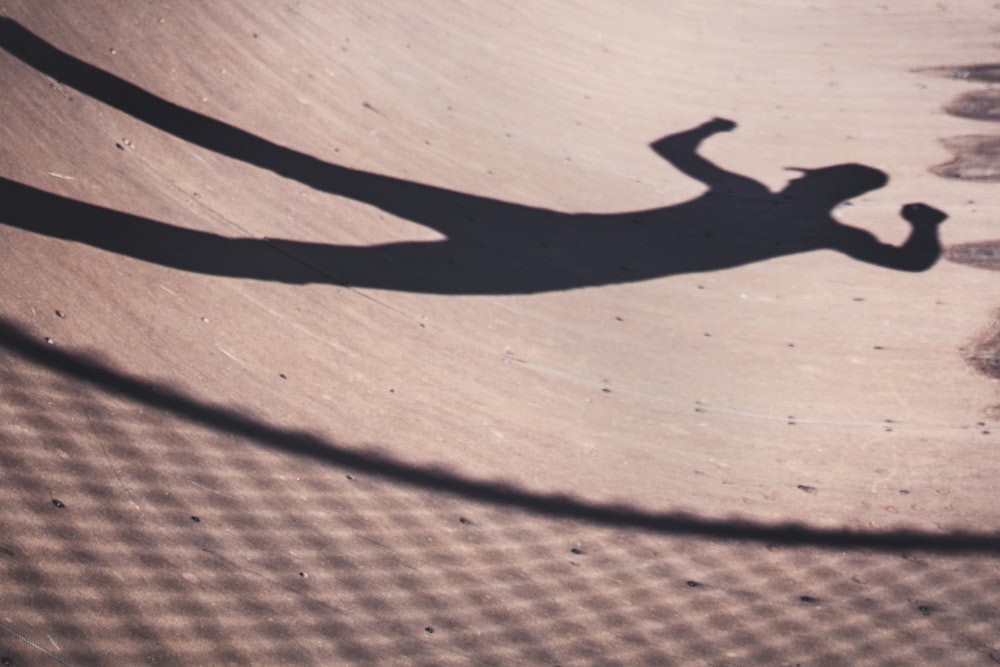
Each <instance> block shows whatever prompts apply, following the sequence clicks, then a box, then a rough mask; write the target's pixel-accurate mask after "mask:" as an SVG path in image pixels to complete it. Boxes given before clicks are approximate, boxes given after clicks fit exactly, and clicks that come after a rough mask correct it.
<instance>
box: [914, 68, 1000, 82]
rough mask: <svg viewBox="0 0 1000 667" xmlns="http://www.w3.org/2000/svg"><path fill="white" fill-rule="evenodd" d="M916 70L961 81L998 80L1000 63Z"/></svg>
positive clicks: (999, 78)
mask: <svg viewBox="0 0 1000 667" xmlns="http://www.w3.org/2000/svg"><path fill="white" fill-rule="evenodd" d="M918 71H920V72H925V73H928V74H934V75H937V76H943V77H947V78H949V79H961V80H962V81H982V82H986V83H997V82H1000V63H982V64H979V65H958V66H950V67H933V68H931V69H924V70H918Z"/></svg>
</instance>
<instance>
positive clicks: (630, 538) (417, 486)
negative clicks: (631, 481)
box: [0, 325, 1000, 665]
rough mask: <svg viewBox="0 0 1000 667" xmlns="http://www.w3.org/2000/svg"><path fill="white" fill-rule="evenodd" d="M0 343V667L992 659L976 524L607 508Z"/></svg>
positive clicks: (993, 569)
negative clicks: (894, 529) (413, 464)
mask: <svg viewBox="0 0 1000 667" xmlns="http://www.w3.org/2000/svg"><path fill="white" fill-rule="evenodd" d="M0 343H2V344H3V348H2V351H0V368H2V372H3V376H2V378H3V379H2V383H0V395H2V401H0V466H2V470H3V482H2V484H0V503H2V506H3V507H4V508H5V511H4V512H3V513H2V514H0V573H2V576H0V582H2V583H0V595H2V596H3V597H2V604H0V654H2V657H3V658H5V659H6V660H7V661H8V662H7V663H4V664H8V663H9V664H12V665H34V664H39V665H44V664H78V665H87V664H144V663H150V664H159V665H163V664H166V665H174V664H175V665H190V664H351V663H353V664H375V663H393V664H427V665H465V664H483V665H488V664H497V665H501V664H503V665H505V664H522V663H523V664H533V665H575V664H603V665H643V664H650V665H670V664H677V665H681V664H712V665H749V664H769V665H796V664H801V665H875V664H879V665H881V664H963V665H976V664H982V665H989V664H996V662H997V661H1000V639H998V638H1000V611H998V607H997V605H996V602H997V600H996V596H997V593H996V591H998V590H1000V567H998V562H997V553H998V552H1000V547H998V544H997V541H996V540H995V539H993V538H983V539H981V540H978V541H977V540H975V539H972V538H969V539H963V540H958V541H951V542H949V541H947V540H944V541H941V542H939V543H937V544H938V546H940V547H941V548H935V544H936V543H935V542H934V540H933V539H932V538H927V539H926V540H924V541H923V542H921V541H919V540H915V538H913V536H909V537H907V536H903V538H900V539H897V540H895V541H893V539H891V538H890V539H886V540H882V541H879V540H873V541H871V540H870V541H868V542H865V541H864V540H857V541H855V542H851V541H850V540H848V539H846V538H844V539H840V540H839V541H838V540H832V539H830V536H829V534H825V533H822V532H812V533H810V532H809V531H808V530H807V529H805V528H802V529H801V530H799V531H798V532H795V531H791V532H789V531H785V532H780V531H778V532H775V531H770V532H769V531H768V530H764V529H762V530H758V531H756V532H755V529H754V528H753V527H752V526H751V527H747V526H741V525H738V524H733V525H732V526H731V527H730V530H729V532H728V533H727V530H726V524H725V523H724V522H713V521H710V520H705V521H704V522H703V523H701V524H699V520H698V519H697V518H696V517H695V518H688V519H686V520H685V521H686V523H685V521H675V522H674V523H671V522H670V521H660V523H656V522H655V521H652V520H645V519H642V518H641V517H639V520H633V521H631V523H630V522H629V521H628V520H627V519H628V516H629V515H628V514H627V512H626V511H625V510H621V509H614V510H608V511H605V512H604V513H603V514H602V513H601V511H598V510H595V509H593V508H591V509H588V507H589V506H587V505H586V504H585V503H583V502H582V501H579V502H577V501H574V500H573V499H565V498H558V499H544V498H543V499H537V498H536V499H534V500H531V499H524V498H522V499H520V500H518V498H519V496H518V495H517V491H516V489H510V488H508V487H496V488H484V489H479V490H477V488H478V487H477V483H476V482H471V481H468V480H463V478H460V477H457V476H449V473H448V472H447V471H433V472H427V471H419V470H417V471H411V472H410V473H407V472H406V471H405V470H404V469H402V467H401V466H399V465H398V464H393V463H392V462H391V461H388V460H385V459H380V458H379V457H378V456H377V455H375V454H368V453H366V452H364V451H362V450H352V449H347V448H344V447H339V446H337V445H335V444H333V443H326V442H323V441H320V440H319V439H318V438H315V437H314V436H309V435H307V434H302V433H292V432H283V431H281V430H279V429H275V428H272V427H269V426H267V425H266V424H259V423H256V422H254V421H253V419H252V418H251V417H246V416H241V415H239V414H238V413H236V412H232V411H230V410H229V409H227V408H219V407H215V406H211V405H207V404H204V403H199V402H198V401H196V400H195V399H193V398H190V397H184V396H181V395H179V394H177V393H176V392H173V391H172V390H171V389H170V388H167V387H159V386H150V385H149V384H148V383H143V382H140V381H137V380H135V379H133V378H130V377H128V376H127V375H125V374H122V373H118V372H116V371H114V370H111V369H107V368H103V367H101V366H100V365H99V364H97V363H96V362H93V361H89V360H86V359H82V358H79V357H75V356H73V355H69V354H66V353H62V352H59V351H57V350H54V349H52V348H51V347H46V346H44V345H37V344H35V343H34V342H32V341H30V340H29V339H27V338H26V337H24V336H23V334H21V333H20V332H19V331H18V330H16V329H15V328H13V327H11V326H10V325H4V329H3V335H2V336H0ZM307 444H308V446H307ZM316 447H326V448H327V450H330V451H333V452H335V453H336V455H331V456H328V457H326V458H325V459H324V458H321V457H317V456H316V455H315V453H314V452H312V449H311V448H316ZM435 479H437V480H438V481H439V483H435V482H434V480H435ZM456 480H457V481H456ZM485 486H486V487H488V485H485ZM574 503H576V505H574ZM574 507H576V509H573V508H574ZM560 508H562V510H565V511H562V510H561V509H560ZM615 517H620V518H622V519H623V521H621V522H619V523H617V524H616V521H615ZM699 525H702V526H703V527H704V530H700V531H699V530H697V529H696V528H697V526H699ZM672 528H677V530H673V529H672ZM810 535H812V536H813V538H812V539H810V538H809V536H810ZM782 536H784V537H782ZM796 536H798V538H801V539H798V538H797V537H796ZM897 537H898V536H897Z"/></svg>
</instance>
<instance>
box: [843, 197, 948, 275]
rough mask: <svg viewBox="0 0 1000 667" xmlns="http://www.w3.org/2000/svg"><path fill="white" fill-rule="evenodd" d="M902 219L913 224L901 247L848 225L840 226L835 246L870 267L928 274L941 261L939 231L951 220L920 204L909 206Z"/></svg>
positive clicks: (937, 211) (902, 211)
mask: <svg viewBox="0 0 1000 667" xmlns="http://www.w3.org/2000/svg"><path fill="white" fill-rule="evenodd" d="M900 215H901V216H902V217H903V219H904V220H906V221H907V222H909V223H910V234H909V236H908V237H907V239H906V241H904V242H903V244H902V245H901V246H898V247H897V246H891V245H887V244H885V243H881V242H879V241H878V240H877V239H876V238H875V237H874V236H872V235H871V234H869V233H868V232H866V231H863V230H861V229H857V228H856V227H848V226H846V225H837V231H836V232H835V237H836V238H835V241H834V242H833V243H832V244H831V245H832V246H833V248H834V249H835V250H839V251H841V252H843V253H844V254H846V255H848V256H849V257H851V258H853V259H856V260H858V261H861V262H867V263H868V264H875V265H876V266H884V267H886V268H891V269H896V270H897V271H910V272H914V273H915V272H920V271H926V270H927V269H929V268H931V267H932V266H934V264H936V263H937V261H938V259H939V258H940V257H941V240H940V238H939V234H938V227H939V225H940V224H941V223H943V222H944V221H945V220H946V219H947V218H948V216H947V215H946V214H945V213H944V212H943V211H940V210H938V209H936V208H934V207H933V206H928V205H927V204H920V203H915V204H906V205H905V206H903V208H902V210H901V211H900Z"/></svg>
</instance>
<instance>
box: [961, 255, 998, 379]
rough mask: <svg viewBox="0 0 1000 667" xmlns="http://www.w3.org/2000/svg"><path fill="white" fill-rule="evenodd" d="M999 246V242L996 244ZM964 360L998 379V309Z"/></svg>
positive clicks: (970, 347)
mask: <svg viewBox="0 0 1000 667" xmlns="http://www.w3.org/2000/svg"><path fill="white" fill-rule="evenodd" d="M997 245H998V248H1000V243H998V244H997ZM968 349H969V353H968V356H967V357H966V361H968V362H969V365H970V366H972V367H973V368H975V369H976V370H977V371H979V372H980V373H982V374H983V375H987V376H989V377H992V378H998V379H1000V310H998V311H995V312H994V313H993V319H992V321H991V322H990V324H989V326H988V327H987V328H986V330H985V331H983V332H982V333H981V334H980V335H979V336H978V337H976V339H975V340H974V341H973V342H972V345H970V346H969V348H968Z"/></svg>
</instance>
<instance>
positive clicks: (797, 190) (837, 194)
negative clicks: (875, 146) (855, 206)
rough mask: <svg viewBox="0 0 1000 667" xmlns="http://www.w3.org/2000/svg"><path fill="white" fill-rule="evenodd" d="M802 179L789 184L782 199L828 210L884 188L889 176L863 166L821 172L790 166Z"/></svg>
mask: <svg viewBox="0 0 1000 667" xmlns="http://www.w3.org/2000/svg"><path fill="white" fill-rule="evenodd" d="M789 169H790V170H791V171H799V172H802V176H800V177H798V178H796V179H794V180H792V181H789V183H788V185H787V186H785V188H784V189H783V190H782V191H781V197H782V198H783V199H786V200H788V201H790V202H793V203H795V204H798V205H800V206H803V207H808V208H817V207H820V208H823V209H826V210H829V209H831V208H833V207H834V206H836V205H837V204H839V203H840V202H843V201H846V200H848V199H853V198H854V197H858V196H860V195H863V194H864V193H866V192H870V191H872V190H877V189H879V188H881V187H884V186H885V185H886V183H888V182H889V177H888V175H886V173H885V172H884V171H881V170H879V169H875V168H874V167H868V166H866V165H863V164H836V165H833V166H830V167H821V168H819V169H801V168H798V167H789Z"/></svg>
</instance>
